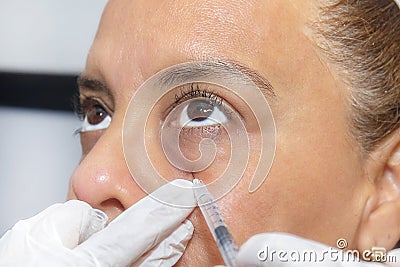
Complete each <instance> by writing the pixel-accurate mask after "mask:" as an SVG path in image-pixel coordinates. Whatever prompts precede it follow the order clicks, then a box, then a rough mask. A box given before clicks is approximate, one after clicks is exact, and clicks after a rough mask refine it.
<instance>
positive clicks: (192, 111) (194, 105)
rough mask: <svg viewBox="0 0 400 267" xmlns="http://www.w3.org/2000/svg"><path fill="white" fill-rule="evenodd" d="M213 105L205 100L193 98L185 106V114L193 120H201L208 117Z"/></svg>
mask: <svg viewBox="0 0 400 267" xmlns="http://www.w3.org/2000/svg"><path fill="white" fill-rule="evenodd" d="M213 111H214V105H212V104H211V103H210V102H208V101H205V100H195V101H193V102H191V103H190V104H189V106H188V108H187V115H188V117H189V118H190V119H191V120H193V121H203V120H206V119H207V118H208V117H210V115H211V113H213Z"/></svg>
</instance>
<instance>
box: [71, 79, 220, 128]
mask: <svg viewBox="0 0 400 267" xmlns="http://www.w3.org/2000/svg"><path fill="white" fill-rule="evenodd" d="M202 87H204V88H202ZM196 97H201V98H208V99H209V100H210V103H211V104H212V105H214V106H223V102H224V99H223V98H221V97H220V96H218V95H217V94H216V93H215V92H214V91H213V90H211V89H210V88H209V87H208V86H206V85H204V86H201V85H199V84H194V83H191V84H188V85H184V86H183V87H181V88H180V91H179V92H178V93H176V94H175V101H174V103H173V104H172V105H171V106H170V107H169V108H168V110H167V113H168V112H170V111H171V110H173V109H174V108H175V107H177V106H178V105H179V104H181V103H183V102H185V101H188V100H191V99H193V98H196ZM72 103H73V109H74V112H75V114H76V115H77V117H78V118H79V120H81V121H83V120H84V119H85V116H86V112H85V111H87V110H89V109H90V108H92V107H93V106H96V105H98V106H100V107H102V108H103V109H104V110H105V111H106V110H107V108H106V107H105V106H104V105H103V104H102V103H101V102H100V101H98V100H97V99H95V98H84V99H81V97H80V96H79V94H76V95H74V97H73V98H72ZM81 131H82V127H80V128H78V129H76V130H75V131H74V134H75V135H77V134H80V133H81Z"/></svg>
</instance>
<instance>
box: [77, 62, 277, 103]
mask: <svg viewBox="0 0 400 267" xmlns="http://www.w3.org/2000/svg"><path fill="white" fill-rule="evenodd" d="M215 62H216V63H219V64H217V65H215ZM204 63H207V61H205V62H202V64H201V65H200V64H199V65H191V67H190V68H183V69H180V70H179V72H178V71H174V72H168V71H167V72H166V73H165V74H164V76H163V77H162V78H161V80H162V82H163V83H166V84H168V83H173V81H176V80H177V79H178V80H185V79H188V78H193V79H195V78H198V77H199V76H207V75H209V74H210V73H209V69H208V68H204ZM209 63H210V64H212V65H213V67H215V66H219V67H220V70H221V71H223V72H225V73H229V71H232V70H236V71H240V72H241V73H243V74H244V75H246V76H247V77H248V78H250V80H251V81H253V82H254V83H255V84H256V85H257V87H258V88H259V89H260V90H261V92H262V93H263V94H264V95H266V96H270V97H275V96H276V93H275V89H274V87H273V86H272V85H271V83H270V82H269V80H268V79H267V78H265V77H264V76H263V75H261V74H260V73H259V72H258V71H256V70H254V69H251V68H249V67H247V66H245V65H244V64H241V63H239V62H237V61H234V60H210V61H209ZM196 66H197V67H196ZM200 66H201V67H200ZM77 84H78V86H79V87H80V88H81V87H84V88H87V89H90V90H93V91H103V92H104V93H106V94H107V95H110V96H112V94H111V90H110V89H109V88H108V87H107V85H106V84H105V83H103V82H101V81H100V80H97V79H92V78H89V77H86V76H84V75H80V76H79V77H78V79H77Z"/></svg>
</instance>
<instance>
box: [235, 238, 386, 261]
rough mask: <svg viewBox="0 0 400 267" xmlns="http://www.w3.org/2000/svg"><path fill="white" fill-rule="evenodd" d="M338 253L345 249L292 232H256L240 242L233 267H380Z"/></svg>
mask: <svg viewBox="0 0 400 267" xmlns="http://www.w3.org/2000/svg"><path fill="white" fill-rule="evenodd" d="M341 253H345V252H344V251H341V250H337V249H334V248H332V247H329V246H326V245H324V244H321V243H318V242H315V241H312V240H308V239H304V238H300V237H297V236H294V235H290V234H286V233H265V234H259V235H255V236H253V237H252V238H250V239H249V240H248V241H246V243H244V244H243V246H242V247H241V248H240V249H239V253H238V255H237V257H236V267H241V266H246V267H248V266H271V267H289V266H302V267H303V266H304V267H306V266H326V267H350V266H352V267H353V266H359V267H370V266H383V265H382V264H377V263H367V262H362V261H360V260H359V259H357V258H355V257H354V255H353V254H341ZM332 255H333V256H332ZM342 255H343V257H342ZM342 258H344V259H345V260H342Z"/></svg>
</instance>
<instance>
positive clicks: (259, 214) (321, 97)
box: [68, 0, 395, 266]
mask: <svg viewBox="0 0 400 267" xmlns="http://www.w3.org/2000/svg"><path fill="white" fill-rule="evenodd" d="M316 4H317V3H316V2H315V1H313V0H307V1H304V0H291V1H280V0H265V1H256V0H254V1H227V0H213V1H208V0H195V1H190V2H188V1H180V0H163V1H159V0H137V1H132V0H111V1H109V3H108V5H107V7H106V9H105V12H104V15H103V18H102V20H101V23H100V26H99V31H98V33H97V35H96V38H95V41H94V43H93V46H92V48H91V50H90V54H89V56H88V60H87V65H86V68H85V70H84V72H83V73H82V81H86V82H82V83H81V84H80V94H81V102H83V103H85V100H87V99H92V100H95V101H97V102H96V103H97V104H96V105H97V106H100V107H102V108H103V112H104V114H105V113H107V114H108V115H109V116H111V117H112V122H111V124H110V126H109V127H108V128H106V129H100V130H97V131H89V132H84V133H82V134H81V142H82V148H83V149H82V150H83V157H82V161H81V163H80V165H79V166H78V168H77V169H76V171H75V172H74V174H73V176H72V178H71V183H70V189H69V195H68V198H69V199H80V200H83V201H86V202H88V203H89V204H91V205H92V206H93V207H94V208H98V209H101V210H103V211H104V212H106V213H107V215H108V216H109V217H110V219H113V218H115V217H116V216H118V214H120V213H121V212H122V211H123V210H125V209H127V208H128V207H130V206H131V205H133V204H135V203H136V202H137V201H138V200H139V199H141V198H143V197H144V196H145V195H146V194H145V193H144V192H143V191H142V190H141V189H140V187H138V186H137V184H136V183H135V182H134V180H133V179H132V177H131V175H130V173H129V171H128V169H127V167H126V165H125V160H124V155H123V150H122V125H123V119H124V115H125V111H126V109H127V106H128V104H129V100H130V98H131V97H132V95H133V94H134V92H135V90H137V88H138V87H139V86H140V85H141V84H142V83H143V82H144V81H145V80H146V79H148V78H149V77H151V76H152V75H154V74H155V73H157V72H158V71H160V70H162V69H164V68H167V67H170V66H172V65H175V64H178V63H183V62H187V61H201V60H207V59H218V60H226V61H230V62H240V64H242V65H244V66H246V67H248V68H251V69H253V70H255V71H257V72H258V73H260V74H261V75H262V76H264V77H265V78H266V79H268V80H269V81H270V83H271V84H272V85H273V87H274V90H275V97H273V98H271V97H270V96H266V98H267V99H268V100H269V104H270V106H271V109H272V112H273V115H274V119H275V123H276V129H277V139H276V154H275V159H274V163H273V165H272V169H271V171H270V173H269V175H268V178H267V179H266V181H265V182H264V184H263V185H262V186H261V188H260V189H259V190H258V191H256V192H255V193H253V194H249V192H248V190H247V188H248V185H249V182H250V180H251V174H252V171H253V170H254V169H255V166H256V163H257V153H254V155H252V157H251V158H250V162H249V166H248V169H247V170H246V172H245V175H244V177H243V178H242V180H241V181H240V183H239V184H238V185H237V186H236V187H235V188H234V189H233V190H232V191H231V192H230V193H229V194H228V195H227V196H225V197H224V198H223V199H221V200H220V201H218V205H219V206H220V207H221V210H222V213H223V215H224V216H225V219H226V222H227V224H228V225H229V226H230V229H231V231H232V234H233V236H234V238H235V240H236V241H237V243H238V244H239V245H240V244H243V243H244V242H245V241H246V240H247V239H249V238H250V237H251V236H252V235H254V234H257V233H262V232H269V231H279V232H289V233H293V234H296V235H299V236H303V237H306V238H309V239H313V240H316V241H320V242H323V243H326V244H329V245H332V246H335V244H336V240H337V239H338V238H346V240H347V241H348V243H349V245H350V247H351V248H360V247H364V246H365V247H368V246H370V245H374V244H373V243H377V241H376V240H370V241H360V237H359V236H360V233H361V232H362V233H364V232H365V231H367V232H368V231H369V229H370V228H368V227H367V226H365V227H364V225H366V223H364V221H366V220H367V219H366V218H368V216H369V214H370V213H371V212H372V211H373V210H374V209H376V207H377V206H378V204H379V203H381V202H382V201H383V200H382V198H379V196H378V195H377V193H376V190H375V184H374V183H373V182H371V180H374V179H375V177H376V176H379V175H378V174H381V173H383V171H382V168H383V167H382V166H383V165H384V163H382V164H381V165H379V164H375V165H373V166H372V167H371V166H370V165H372V164H371V163H370V161H368V160H367V159H365V158H364V157H362V156H361V153H360V151H359V149H358V145H357V144H356V142H355V141H354V140H353V138H352V137H351V135H350V133H349V121H348V117H349V116H348V112H350V111H349V110H350V109H349V105H348V101H347V99H348V91H347V89H346V86H345V85H344V84H343V83H342V82H341V81H340V78H339V77H338V75H336V74H335V72H334V70H333V68H330V66H329V64H328V63H327V62H326V61H325V60H324V59H323V57H322V56H321V54H320V52H319V51H318V49H317V48H316V45H315V43H314V42H313V40H312V36H310V33H309V30H308V28H307V23H308V22H309V21H308V20H307V19H312V18H315V16H316V10H315V9H316ZM306 18H307V19H306ZM93 81H96V82H93ZM216 92H218V90H216ZM221 94H223V93H221ZM227 98H229V96H227ZM165 102H166V103H165V104H160V105H165V107H164V108H165V109H167V108H168V105H171V104H172V103H169V104H168V101H165ZM229 104H230V105H231V106H232V107H233V108H235V109H237V110H240V108H239V107H238V106H239V104H240V103H236V101H235V99H230V100H229ZM91 108H93V106H89V107H87V111H88V110H90V109H91ZM84 113H85V112H84ZM86 113H87V112H86ZM104 114H103V115H104ZM160 119H161V118H160ZM248 119H249V120H251V118H248ZM154 120H155V122H154V123H152V124H150V126H149V127H151V125H156V124H157V123H156V118H155V119H154ZM245 120H246V118H245ZM154 127H155V126H154ZM249 137H250V146H251V147H252V149H254V151H257V147H259V142H260V140H259V138H257V134H256V133H254V134H253V133H249ZM187 138H189V137H187ZM194 138H195V137H194ZM189 147H190V146H189ZM387 147H389V148H393V147H395V145H389V146H387ZM156 150H157V148H154V151H156ZM391 151H392V150H388V151H387V153H386V154H385V156H387V157H389V156H388V155H390V154H391ZM233 153H235V151H234V149H233ZM155 154H157V153H156V152H155ZM226 160H227V159H226V156H225V155H224V154H221V155H220V157H219V160H218V161H217V162H215V163H214V164H213V165H212V166H211V168H210V169H209V170H206V171H204V172H200V173H197V174H196V177H198V178H200V179H203V180H205V181H208V179H209V180H212V178H213V175H215V173H218V172H220V171H221V169H222V167H223V166H224V163H225V162H226ZM383 161H384V160H383ZM383 161H382V162H383ZM158 168H159V169H160V172H162V173H164V174H165V175H167V176H168V177H172V178H178V177H181V178H187V179H192V177H193V176H192V174H191V173H185V172H182V171H180V170H177V169H175V168H174V167H173V166H171V165H169V164H167V163H166V162H165V160H164V159H161V158H160V164H159V166H158ZM383 188H384V187H383ZM379 199H381V200H379ZM189 219H190V220H191V221H192V223H193V225H194V227H195V233H194V236H193V239H192V240H191V241H190V243H189V245H188V248H187V249H186V252H185V254H184V255H183V257H182V259H181V260H180V262H179V263H180V264H181V265H182V266H202V265H204V264H206V265H208V266H212V265H213V264H214V265H216V264H221V263H222V260H221V258H220V256H219V253H218V251H217V248H216V245H215V244H214V241H213V240H212V236H211V234H210V233H209V232H208V229H207V227H206V225H205V222H204V220H203V218H202V217H201V216H200V213H199V210H198V209H196V210H195V211H194V212H193V213H192V215H191V216H190V217H189ZM392 243H393V242H392ZM360 244H361V245H360ZM390 244H391V243H390ZM375 245H379V244H375ZM380 245H382V246H386V247H388V248H389V246H390V245H387V244H386V243H385V244H380Z"/></svg>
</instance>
